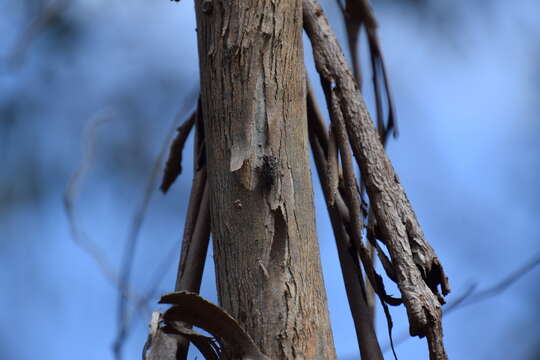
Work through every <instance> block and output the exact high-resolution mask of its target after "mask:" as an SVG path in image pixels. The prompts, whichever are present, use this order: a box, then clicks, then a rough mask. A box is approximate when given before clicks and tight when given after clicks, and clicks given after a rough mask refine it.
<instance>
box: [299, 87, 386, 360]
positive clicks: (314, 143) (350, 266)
mask: <svg viewBox="0 0 540 360" xmlns="http://www.w3.org/2000/svg"><path fill="white" fill-rule="evenodd" d="M308 89H309V85H308ZM307 108H308V130H309V140H310V143H311V149H312V152H313V158H314V160H315V165H316V167H317V172H318V173H319V179H320V182H321V186H322V188H323V193H324V196H325V199H326V205H327V210H328V214H329V215H330V221H331V224H332V228H333V231H334V238H335V241H336V246H337V248H338V255H339V260H340V264H341V272H342V275H343V281H344V283H345V289H346V292H347V300H348V302H349V308H350V310H351V314H352V318H353V321H354V326H355V330H356V337H357V341H358V345H359V348H360V354H361V357H362V359H373V360H377V359H383V357H382V353H381V349H380V346H379V343H378V340H377V335H376V333H375V329H374V328H373V323H372V322H370V321H365V320H366V319H369V318H370V317H371V314H370V312H369V307H368V306H367V304H366V301H365V294H364V290H363V283H364V282H363V279H362V272H361V270H360V265H359V264H358V258H357V257H356V253H355V252H354V251H352V249H353V248H352V244H351V242H350V238H349V236H348V235H347V232H346V230H345V227H344V225H343V222H344V221H345V220H344V219H343V218H342V217H341V214H342V211H340V210H339V208H338V206H337V205H336V204H337V203H339V200H341V195H340V194H339V193H336V194H335V196H336V197H337V199H339V200H338V201H336V202H334V204H333V205H331V201H330V199H331V196H332V191H333V190H332V187H331V186H329V182H330V181H331V180H330V178H329V175H328V174H327V171H326V169H327V168H328V165H327V163H326V158H327V156H326V155H325V152H324V150H323V149H324V147H326V148H328V144H325V143H326V140H327V139H325V138H324V137H321V136H319V134H321V133H320V132H319V133H317V131H316V128H317V127H318V128H319V130H320V127H321V124H322V119H321V118H320V117H318V116H317V115H320V112H319V110H318V107H317V106H316V103H315V100H314V98H313V94H312V92H311V90H308V105H307ZM322 125H324V124H322ZM321 143H323V145H321ZM341 202H343V200H341ZM347 221H348V220H347Z"/></svg>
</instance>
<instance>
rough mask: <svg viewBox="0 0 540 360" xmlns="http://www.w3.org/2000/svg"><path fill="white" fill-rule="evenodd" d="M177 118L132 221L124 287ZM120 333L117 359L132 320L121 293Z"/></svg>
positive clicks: (122, 274) (116, 343)
mask: <svg viewBox="0 0 540 360" xmlns="http://www.w3.org/2000/svg"><path fill="white" fill-rule="evenodd" d="M176 124H177V117H175V119H174V121H173V125H172V129H171V131H170V132H169V133H168V135H167V136H166V138H165V140H164V141H163V144H162V146H161V150H160V153H159V155H158V157H157V159H156V161H155V162H154V166H153V168H152V170H151V172H150V176H149V178H148V182H147V183H146V188H145V190H144V194H143V198H142V201H141V203H140V204H139V206H138V207H137V208H136V209H135V213H134V215H133V217H132V220H131V225H130V227H129V232H128V236H127V240H126V243H125V248H124V253H123V258H122V263H121V267H120V269H121V270H120V283H121V284H122V286H124V287H129V283H130V280H131V272H132V269H133V261H134V258H135V249H136V246H137V243H138V240H139V232H140V229H141V226H142V223H143V220H144V217H145V215H146V210H147V209H148V205H149V203H150V199H151V197H152V194H153V193H154V189H155V188H156V184H157V182H158V179H159V173H160V169H161V166H162V164H163V162H164V159H165V155H166V154H167V149H168V145H169V144H170V142H171V137H172V134H174V130H173V129H174V128H175V127H176V126H177V125H176ZM117 321H118V333H117V336H116V339H115V341H114V344H113V352H114V354H115V358H116V359H122V348H123V345H124V343H125V340H126V338H127V336H128V335H129V329H130V326H129V325H130V319H129V316H128V311H127V298H126V297H125V296H124V294H122V293H120V294H119V297H118V320H117Z"/></svg>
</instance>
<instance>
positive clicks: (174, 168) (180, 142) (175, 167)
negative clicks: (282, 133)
mask: <svg viewBox="0 0 540 360" xmlns="http://www.w3.org/2000/svg"><path fill="white" fill-rule="evenodd" d="M196 119H197V111H195V112H194V113H193V114H191V116H190V117H189V119H187V120H186V121H185V122H184V123H183V124H182V125H181V126H180V127H179V128H178V134H176V137H175V138H174V140H173V142H172V144H171V149H170V153H169V158H168V159H167V163H166V164H165V170H164V174H163V180H162V182H161V186H160V189H161V191H163V193H166V192H167V191H168V190H169V188H170V187H171V185H172V184H174V182H175V181H176V178H177V177H178V176H179V175H180V174H181V173H182V151H183V150H184V145H185V144H186V140H187V138H188V136H189V133H190V132H191V129H192V128H193V124H195V120H196Z"/></svg>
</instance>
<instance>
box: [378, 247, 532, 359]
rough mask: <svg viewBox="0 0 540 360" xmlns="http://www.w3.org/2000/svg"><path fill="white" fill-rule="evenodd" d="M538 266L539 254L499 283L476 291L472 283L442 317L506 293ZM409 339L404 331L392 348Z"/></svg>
mask: <svg viewBox="0 0 540 360" xmlns="http://www.w3.org/2000/svg"><path fill="white" fill-rule="evenodd" d="M539 264H540V254H537V255H536V256H534V257H533V258H532V259H530V260H529V261H527V262H525V263H524V264H523V265H521V266H519V267H518V268H517V269H516V270H514V271H513V272H511V273H510V274H509V275H507V276H506V277H505V278H503V279H502V280H501V281H499V282H497V283H495V284H494V285H492V286H490V287H488V288H486V289H483V290H479V291H476V289H477V287H478V286H477V285H478V284H476V283H474V284H472V285H470V286H469V287H468V288H467V289H466V290H465V291H464V292H463V294H461V295H460V296H459V297H458V298H457V299H454V300H453V301H451V302H449V303H448V304H447V305H446V306H444V307H443V315H444V316H446V315H449V314H451V313H453V312H454V311H456V310H459V309H462V308H464V307H465V306H468V305H472V304H476V303H478V302H481V301H484V300H488V299H491V298H493V297H495V296H498V295H500V294H502V293H503V292H504V291H506V289H508V288H509V287H510V286H511V285H513V284H514V283H516V282H517V281H518V280H520V279H521V278H522V277H523V276H525V275H526V274H528V273H529V272H531V271H532V270H533V269H534V268H535V267H536V266H538V265H539ZM409 339H411V336H410V335H409V333H408V332H407V331H404V332H403V333H401V334H400V335H399V336H398V338H397V340H396V341H395V342H394V346H398V345H400V344H402V343H404V342H405V341H407V340H409ZM388 350H390V344H387V345H385V346H384V348H383V352H386V351H388Z"/></svg>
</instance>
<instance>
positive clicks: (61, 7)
mask: <svg viewBox="0 0 540 360" xmlns="http://www.w3.org/2000/svg"><path fill="white" fill-rule="evenodd" d="M73 2H74V0H71V1H69V0H56V1H51V3H52V4H47V5H45V6H44V7H43V9H41V10H40V11H39V13H38V14H37V15H36V16H35V17H34V19H33V20H32V21H31V22H30V23H29V24H28V25H27V26H26V28H25V29H24V30H23V31H21V32H20V34H19V36H18V37H17V39H16V40H15V43H14V45H13V47H12V48H11V50H10V51H9V52H8V53H7V54H6V55H4V57H5V62H6V63H7V64H8V65H9V66H14V65H17V64H19V63H20V62H21V60H22V58H23V56H24V53H25V52H26V50H27V49H28V47H29V46H30V43H31V42H32V40H33V39H34V38H35V37H36V36H37V35H38V34H39V33H40V32H41V31H42V30H43V29H44V28H45V27H46V26H47V25H48V24H49V23H50V22H51V21H53V20H54V19H55V18H57V17H58V16H60V15H61V14H62V13H63V12H64V11H66V10H67V8H68V7H69V6H70V5H72V3H73Z"/></svg>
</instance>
